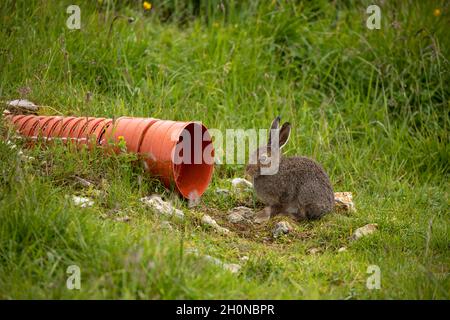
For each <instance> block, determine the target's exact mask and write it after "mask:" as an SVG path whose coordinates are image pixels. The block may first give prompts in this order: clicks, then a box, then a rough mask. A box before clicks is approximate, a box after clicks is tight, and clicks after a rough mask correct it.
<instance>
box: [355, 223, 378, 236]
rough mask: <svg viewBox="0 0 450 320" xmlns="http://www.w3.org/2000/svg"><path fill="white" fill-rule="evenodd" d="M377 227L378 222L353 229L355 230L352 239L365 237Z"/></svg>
mask: <svg viewBox="0 0 450 320" xmlns="http://www.w3.org/2000/svg"><path fill="white" fill-rule="evenodd" d="M377 229H378V224H376V223H369V224H366V225H365V226H363V227H361V228H358V229H356V230H355V232H354V233H353V235H352V239H353V240H358V239H360V238H362V237H365V236H367V235H369V234H371V233H374V232H375V231H376V230H377Z"/></svg>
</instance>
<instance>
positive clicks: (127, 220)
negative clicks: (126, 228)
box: [114, 216, 131, 222]
mask: <svg viewBox="0 0 450 320" xmlns="http://www.w3.org/2000/svg"><path fill="white" fill-rule="evenodd" d="M114 221H117V222H130V221H131V218H130V217H129V216H123V217H116V218H114Z"/></svg>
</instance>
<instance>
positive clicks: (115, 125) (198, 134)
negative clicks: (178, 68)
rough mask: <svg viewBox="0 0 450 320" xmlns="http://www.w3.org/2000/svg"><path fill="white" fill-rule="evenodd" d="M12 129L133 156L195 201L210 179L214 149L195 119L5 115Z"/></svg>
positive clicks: (167, 184)
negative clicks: (182, 120) (121, 144)
mask: <svg viewBox="0 0 450 320" xmlns="http://www.w3.org/2000/svg"><path fill="white" fill-rule="evenodd" d="M5 119H6V120H7V121H9V122H10V123H11V124H12V125H13V126H14V127H15V128H16V129H17V131H18V132H19V133H20V134H22V135H24V136H27V137H30V138H31V139H33V140H36V139H39V138H42V139H43V141H51V140H54V139H61V140H62V141H63V142H64V144H67V143H68V142H69V141H71V143H72V144H76V145H77V146H78V147H83V146H85V145H86V146H88V147H94V146H101V147H104V148H108V149H111V150H113V151H114V152H120V149H119V147H118V146H117V143H118V142H121V141H124V142H125V146H126V150H127V152H133V153H136V154H139V155H140V156H141V157H142V158H143V160H144V161H145V168H146V170H147V171H148V172H150V173H151V174H152V175H154V176H157V177H158V178H159V179H160V180H161V181H162V182H163V183H164V185H165V186H166V187H169V186H170V185H175V188H176V190H177V191H178V192H179V193H180V194H181V195H182V196H183V197H184V198H186V199H197V198H199V197H200V196H201V195H202V194H203V193H204V192H205V190H206V189H207V188H208V185H209V183H210V181H211V178H212V173H213V168H214V147H213V144H212V139H211V136H210V135H209V132H208V129H207V128H206V127H205V126H204V125H203V124H201V123H199V122H181V121H170V120H160V119H155V118H134V117H121V118H118V119H116V120H115V121H113V120H112V119H105V118H92V117H89V118H88V117H51V116H34V115H33V116H25V115H16V116H7V117H5Z"/></svg>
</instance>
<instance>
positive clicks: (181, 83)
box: [0, 1, 450, 299]
mask: <svg viewBox="0 0 450 320" xmlns="http://www.w3.org/2000/svg"><path fill="white" fill-rule="evenodd" d="M104 2H105V3H106V4H105V5H104V6H103V7H102V8H101V9H98V8H97V9H98V11H96V8H95V7H94V5H92V4H87V3H83V4H82V5H81V10H82V13H81V15H82V30H80V31H70V30H68V29H67V28H66V27H65V19H66V18H67V16H68V15H67V14H66V11H65V8H66V7H67V5H69V4H70V3H69V2H67V3H65V2H64V1H61V2H56V1H27V2H23V3H22V2H17V3H15V1H2V3H1V4H0V13H1V15H0V24H1V29H2V32H1V34H0V43H2V48H1V52H0V96H1V99H2V100H7V99H14V98H17V97H18V96H19V95H20V92H22V94H23V96H24V97H27V98H29V99H30V100H32V101H35V102H37V103H39V104H43V105H49V106H52V107H53V108H55V109H56V110H58V111H59V112H61V113H62V114H65V115H72V114H75V115H91V116H120V115H135V116H153V117H158V118H163V119H176V120H188V119H196V120H201V121H203V122H204V123H205V124H206V125H207V126H208V127H210V128H219V129H222V130H224V129H226V128H252V127H255V128H266V127H267V126H268V124H269V123H270V121H271V119H272V118H273V116H274V115H276V114H281V116H282V118H283V119H285V120H289V121H291V122H292V123H293V126H294V132H293V137H292V139H291V140H290V141H289V146H287V147H286V152H287V154H289V155H293V154H303V155H307V156H311V157H313V158H316V159H317V160H319V161H320V162H321V163H322V164H323V165H324V167H325V168H326V169H327V171H328V172H329V174H330V175H331V179H332V181H333V183H334V186H335V190H341V191H352V192H354V195H355V200H356V206H357V208H358V212H357V213H355V214H353V215H350V216H347V215H343V214H331V215H329V216H327V217H325V218H324V219H322V220H320V221H318V222H311V223H302V224H300V225H298V226H296V229H297V230H296V232H297V235H300V236H301V237H285V238H282V239H279V240H276V241H264V237H267V236H269V235H270V225H269V226H266V227H263V228H261V229H258V230H247V232H239V230H235V231H236V233H235V235H233V236H227V237H224V236H220V235H217V234H215V233H214V232H213V231H211V230H207V229H205V228H204V227H202V226H201V225H200V223H199V218H198V217H199V216H200V214H201V212H202V211H208V212H210V214H212V215H213V216H214V217H215V218H217V220H218V221H219V222H221V223H224V221H225V219H224V217H225V214H226V211H227V210H228V209H230V208H232V207H234V206H236V205H238V204H240V203H242V202H247V203H248V202H249V203H253V200H252V197H251V196H250V197H245V196H239V197H238V196H233V197H230V198H225V199H224V198H220V197H219V196H217V195H216V194H215V193H214V189H215V188H216V187H224V186H227V179H228V178H230V177H234V176H242V167H241V166H219V167H217V170H216V171H215V175H214V178H213V183H212V185H211V187H210V189H209V190H208V191H207V193H206V194H205V196H204V198H203V204H202V206H200V207H199V208H197V209H194V210H190V209H188V208H187V205H186V204H185V203H182V202H181V201H179V200H178V199H176V198H174V201H175V202H177V203H178V205H179V206H181V207H183V208H184V210H185V212H186V215H187V219H185V220H186V221H185V222H177V221H173V225H174V227H175V230H174V231H173V232H168V231H165V230H164V229H162V228H161V226H160V223H161V220H163V219H162V218H160V217H158V216H157V215H155V214H153V213H152V212H151V211H149V210H148V209H146V208H144V207H143V206H142V205H141V204H140V203H139V198H140V197H141V196H144V195H146V194H149V193H151V192H154V191H157V192H166V191H165V190H164V188H162V187H161V185H159V184H158V182H156V181H153V180H151V179H150V178H146V179H143V180H142V182H141V183H139V181H140V179H139V177H140V176H142V174H143V170H142V168H140V167H136V166H133V165H132V160H133V159H132V158H130V157H128V156H124V155H121V156H117V157H106V158H105V157H103V156H102V154H101V152H100V151H95V152H91V153H89V152H83V153H73V152H70V151H69V150H67V149H64V148H62V147H60V146H54V147H51V148H44V147H42V148H36V149H33V150H25V151H24V152H25V153H26V155H29V156H33V157H34V160H23V159H22V158H21V157H20V156H19V155H18V154H17V149H15V150H11V149H10V147H8V146H7V145H6V144H5V143H4V142H2V141H0V158H1V161H0V173H1V176H0V179H1V181H0V221H1V223H0V297H1V298H75V297H82V298H293V299H297V298H339V299H342V298H360V299H363V298H413V299H416V298H447V299H448V298H449V293H448V292H449V288H450V279H449V277H448V272H449V265H450V255H449V245H450V243H449V223H448V221H449V208H448V191H449V189H448V172H449V153H450V150H449V136H448V126H449V118H448V110H449V106H450V103H449V100H448V97H449V87H448V83H449V81H450V76H449V69H450V66H449V62H448V57H449V56H450V54H449V50H450V46H449V41H450V39H449V37H448V34H447V35H446V34H445V33H444V32H445V30H448V26H449V22H448V21H449V18H448V17H449V16H448V15H449V14H450V12H449V8H448V7H447V8H445V7H443V6H442V3H441V2H435V3H429V4H428V5H427V6H424V5H419V4H418V3H419V1H417V3H416V2H414V1H411V3H409V7H407V6H406V4H405V2H403V1H401V2H399V4H395V3H394V4H392V3H391V4H385V5H383V6H382V14H383V16H382V17H383V20H382V29H381V30H380V31H370V30H368V29H366V28H365V25H364V22H365V17H366V14H365V8H366V7H367V5H368V4H360V3H357V2H355V3H352V2H351V1H346V2H339V1H338V4H337V5H333V4H329V3H327V2H325V1H318V2H315V3H316V4H314V5H312V4H298V5H291V4H286V3H284V2H277V1H274V2H272V3H270V2H266V1H261V3H257V2H252V3H254V4H252V5H249V4H248V5H245V4H244V5H240V6H238V5H230V6H227V7H226V12H227V14H226V15H225V16H224V15H223V14H222V13H221V12H220V10H219V11H218V10H217V9H216V6H215V5H211V7H209V8H206V7H202V8H201V12H202V13H203V14H202V18H196V17H190V16H189V14H185V12H192V11H189V10H190V7H189V6H188V5H187V6H186V8H184V9H186V11H183V8H182V7H178V8H175V10H174V11H173V12H174V14H173V15H172V16H171V17H170V18H169V19H168V20H167V21H166V22H160V18H161V19H162V18H167V12H171V11H170V10H173V7H170V6H171V2H166V7H165V8H164V10H163V8H158V3H155V4H154V5H155V8H154V10H153V11H152V12H151V13H150V14H143V13H142V12H141V10H140V6H139V3H137V4H136V3H132V4H130V5H124V6H121V7H117V8H115V10H116V11H117V12H119V13H121V14H124V15H130V16H133V17H135V18H136V21H135V22H134V23H132V24H129V23H128V22H127V21H126V20H125V19H119V20H117V21H116V22H115V23H114V28H113V32H112V33H111V35H110V36H108V29H109V26H110V23H111V20H112V15H113V10H114V8H113V6H110V5H107V3H108V1H104ZM347 2H350V4H348V5H346V3H347ZM386 2H387V1H386ZM92 3H94V2H92ZM167 3H168V4H167ZM188 3H189V4H190V2H188ZM400 3H402V5H400ZM94 4H95V3H94ZM435 7H440V8H443V15H442V16H440V17H435V16H433V9H434V8H435ZM205 17H208V18H205ZM183 21H187V22H183ZM394 21H397V22H398V23H399V27H398V28H393V27H392V26H391V24H392V22H394ZM24 87H29V89H30V90H29V93H26V94H24V92H23V91H24V90H23V88H24ZM25 91H27V90H25ZM88 92H90V93H92V99H91V100H90V101H87V100H86V95H87V94H88ZM45 112H47V113H48V114H52V113H55V111H52V110H50V109H49V110H46V111H45ZM1 128H2V134H3V135H4V136H6V135H8V132H7V131H6V129H5V128H4V126H2V127H1ZM16 143H17V144H19V147H20V141H17V142H16ZM75 174H77V175H79V176H82V177H85V178H88V179H91V180H92V181H94V182H95V184H96V186H95V188H93V189H86V188H82V187H80V185H79V184H77V182H76V181H75V179H74V178H73V176H74V175H75ZM94 189H96V190H100V191H101V192H100V193H98V192H96V191H95V190H94ZM71 194H80V195H88V196H92V197H94V198H95V200H96V205H95V206H94V207H92V208H88V209H79V208H77V207H75V206H74V205H73V204H71V203H70V201H68V200H67V199H66V195H71ZM166 195H167V196H168V197H172V196H171V195H170V193H167V192H166ZM105 214H109V215H114V214H116V215H128V216H130V217H131V221H130V222H129V223H128V224H127V223H123V222H116V221H114V220H113V219H111V218H106V219H104V218H102V217H103V216H104V215H105ZM272 223H273V222H272ZM366 223H378V224H379V231H378V232H377V233H376V234H374V235H373V236H370V237H368V238H364V239H362V240H360V241H358V242H355V243H350V242H349V240H348V238H349V236H350V235H351V233H352V232H353V230H355V229H356V228H358V227H360V226H362V225H364V224H366ZM430 224H431V227H430ZM342 246H346V247H348V250H347V251H346V252H343V253H338V252H337V250H338V249H339V248H340V247H342ZM313 247H316V248H320V249H321V252H320V253H319V254H316V255H311V254H308V250H309V249H310V248H313ZM187 248H197V249H198V250H199V251H200V252H201V253H204V254H210V255H212V256H215V257H218V258H221V259H223V260H224V261H226V262H230V263H231V262H233V263H240V260H239V258H240V257H242V256H249V257H250V260H249V261H248V262H247V263H245V264H244V267H243V269H242V272H241V274H240V275H238V276H236V275H232V274H230V273H229V272H227V271H224V270H221V269H220V268H219V267H216V266H213V265H209V264H207V263H204V261H202V260H199V259H197V258H195V257H193V256H192V255H187V254H186V253H185V251H186V249H187ZM71 264H77V265H79V266H80V268H81V272H82V290H81V291H69V290H67V289H66V286H65V281H66V278H67V275H66V273H65V271H66V268H67V266H68V265H71ZM370 264H376V265H378V266H379V267H380V268H381V274H382V289H381V290H368V289H367V288H366V286H365V283H366V278H367V276H368V275H367V274H366V269H367V267H368V265H370Z"/></svg>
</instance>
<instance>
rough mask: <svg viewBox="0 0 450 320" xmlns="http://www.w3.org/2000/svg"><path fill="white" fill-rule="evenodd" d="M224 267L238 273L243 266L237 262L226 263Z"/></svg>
mask: <svg viewBox="0 0 450 320" xmlns="http://www.w3.org/2000/svg"><path fill="white" fill-rule="evenodd" d="M223 268H224V269H225V270H228V271H230V272H231V273H238V272H239V270H241V266H240V265H238V264H236V263H224V264H223Z"/></svg>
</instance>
